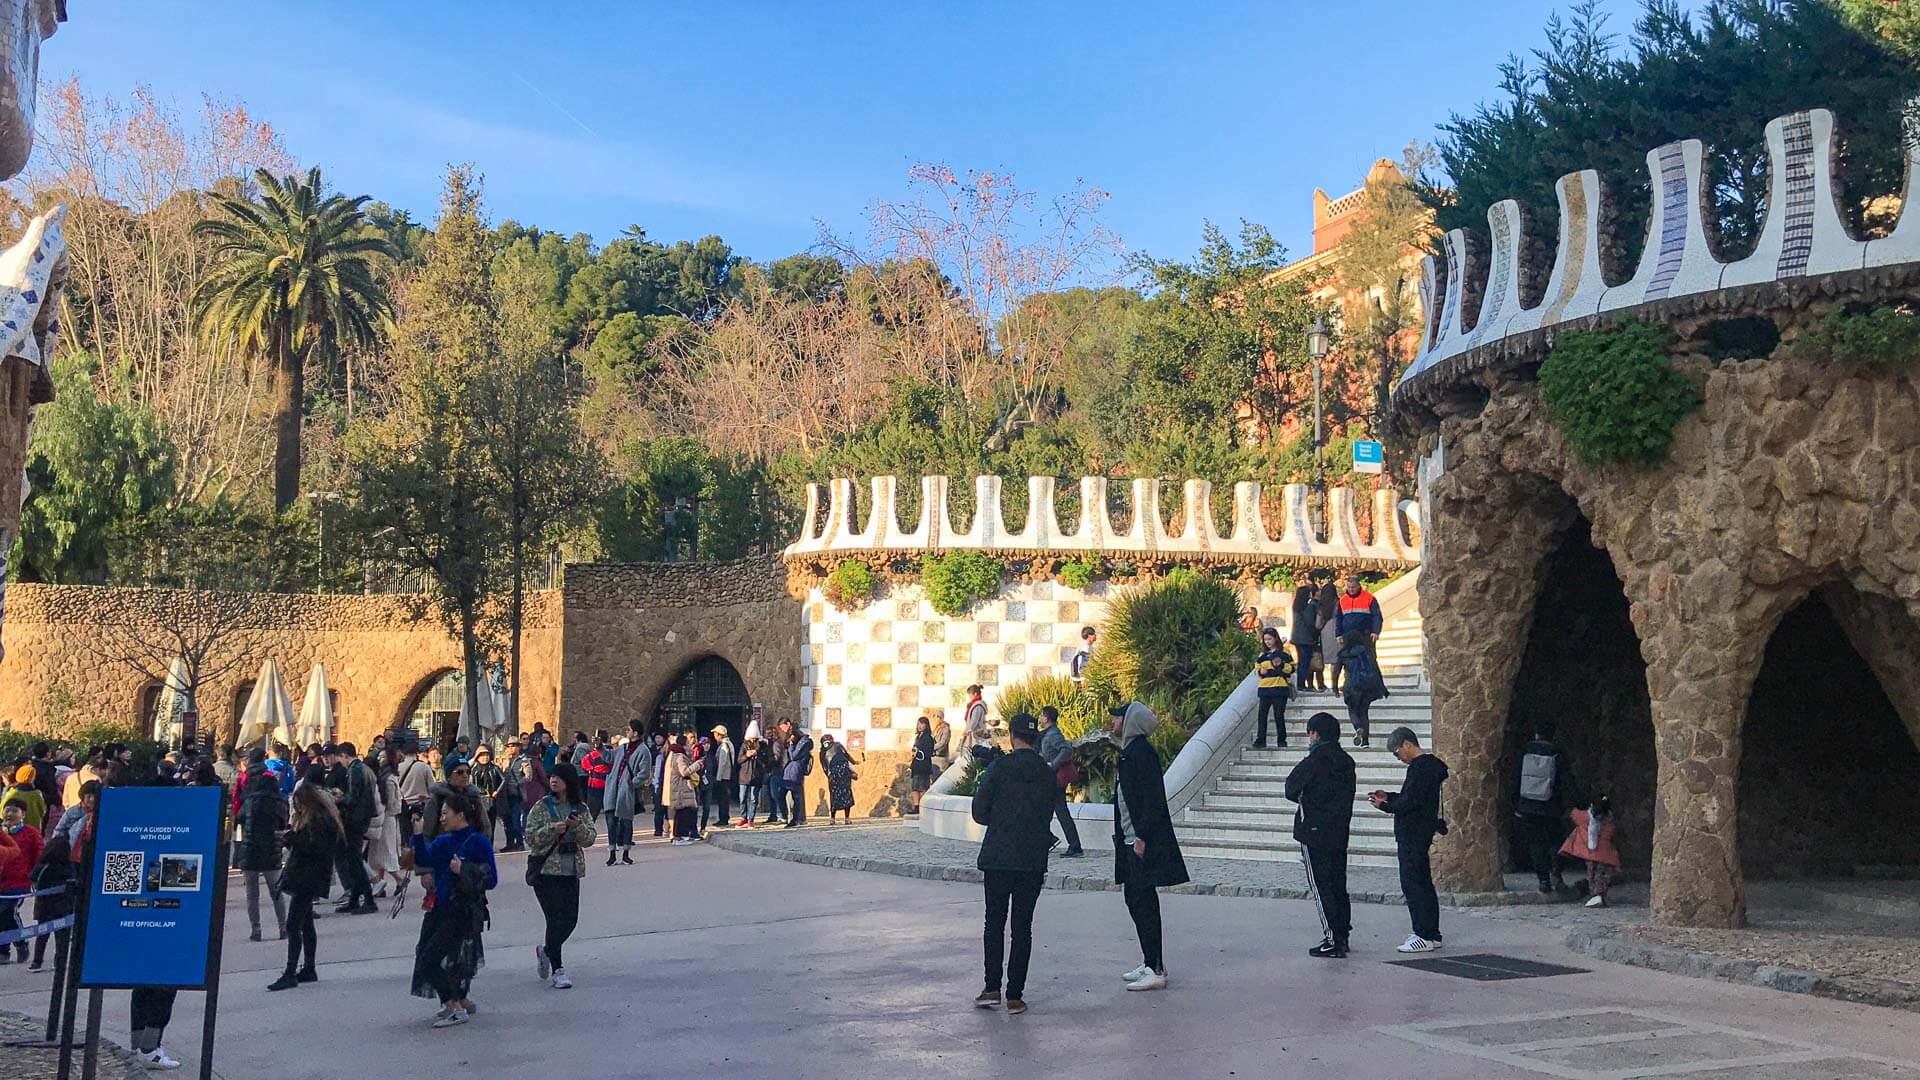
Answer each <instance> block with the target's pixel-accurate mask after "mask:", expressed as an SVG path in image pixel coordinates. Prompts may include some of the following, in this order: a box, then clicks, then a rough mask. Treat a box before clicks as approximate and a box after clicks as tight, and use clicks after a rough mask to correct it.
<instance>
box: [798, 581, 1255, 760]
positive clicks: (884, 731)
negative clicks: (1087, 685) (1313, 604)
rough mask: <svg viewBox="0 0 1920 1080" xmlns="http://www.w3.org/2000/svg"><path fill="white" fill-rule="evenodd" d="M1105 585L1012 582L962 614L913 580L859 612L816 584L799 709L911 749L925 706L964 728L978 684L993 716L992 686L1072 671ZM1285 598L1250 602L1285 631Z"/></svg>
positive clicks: (878, 746)
mask: <svg viewBox="0 0 1920 1080" xmlns="http://www.w3.org/2000/svg"><path fill="white" fill-rule="evenodd" d="M1109 589H1110V587H1109V586H1108V584H1107V583H1106V582H1095V583H1094V584H1093V585H1091V586H1089V587H1088V588H1087V589H1085V590H1080V589H1074V588H1070V587H1068V586H1066V585H1062V584H1060V583H1058V582H1052V581H1038V582H1033V581H1022V582H1016V583H1014V584H1011V585H1008V586H1007V587H1006V588H1005V589H1003V590H1002V591H1001V593H1000V595H999V596H996V597H994V598H993V599H992V600H989V601H987V602H985V603H982V604H980V605H978V606H977V607H975V608H974V609H973V610H972V611H971V612H969V613H968V614H967V615H966V616H965V617H963V618H957V619H955V618H948V617H947V616H945V615H942V614H940V613H939V612H937V611H935V610H933V606H932V605H931V604H929V603H927V600H926V590H925V589H923V588H921V586H919V585H917V584H915V585H892V586H888V587H887V588H886V589H885V590H884V591H883V592H882V593H881V594H880V595H879V596H877V597H875V598H874V600H873V601H872V602H871V603H869V604H868V605H867V606H866V607H864V608H860V609H858V610H856V611H841V610H840V609H839V608H836V607H834V606H833V605H832V604H830V603H828V602H827V601H826V598H825V597H823V596H822V595H821V593H820V590H819V589H814V590H813V591H811V592H810V593H808V594H807V606H806V619H807V629H806V633H805V634H804V635H803V638H802V640H803V641H804V642H805V644H804V645H803V646H802V651H803V655H802V656H801V658H800V671H801V676H800V681H801V687H800V707H801V710H802V712H803V713H804V714H805V715H806V718H807V724H808V726H809V727H810V728H811V729H812V730H814V731H831V732H833V733H834V735H835V737H836V738H845V737H846V736H847V735H848V734H851V733H852V732H856V731H862V732H865V733H866V746H867V748H868V749H870V750H895V749H905V748H906V747H907V746H908V745H909V744H910V743H911V742H912V741H913V722H914V719H915V718H916V717H918V716H920V715H921V714H923V713H925V712H926V711H927V710H928V709H934V708H940V709H945V710H946V711H947V720H948V722H949V723H951V724H954V725H955V726H956V727H958V726H959V722H960V711H961V708H962V707H963V706H964V705H965V704H966V699H967V687H968V686H970V685H972V684H974V683H979V684H980V685H981V686H983V687H985V688H986V699H987V705H988V707H989V709H990V710H991V713H992V715H993V716H994V717H995V718H996V719H997V718H998V716H999V710H998V709H997V708H995V703H996V695H995V693H994V689H995V688H996V687H1001V686H1011V685H1013V684H1014V683H1017V682H1019V681H1020V680H1022V679H1025V678H1027V677H1028V676H1029V675H1033V674H1036V673H1045V672H1052V673H1057V674H1065V673H1066V671H1067V665H1068V662H1069V661H1071V660H1072V659H1073V653H1074V650H1075V649H1077V648H1079V646H1080V628H1081V627H1083V626H1099V625H1100V624H1101V623H1103V622H1105V621H1106V618H1107V603H1108V597H1109V595H1110V592H1109ZM1287 600H1288V597H1287V594H1285V593H1280V592H1273V591H1269V590H1265V589H1262V590H1260V592H1259V593H1258V595H1257V596H1255V597H1252V598H1250V599H1249V601H1248V602H1251V603H1254V604H1257V605H1258V606H1259V608H1260V613H1261V615H1262V616H1263V617H1264V621H1265V622H1266V623H1268V624H1269V625H1277V626H1282V629H1283V630H1284V625H1283V624H1284V622H1285V621H1286V615H1287V607H1286V604H1287Z"/></svg>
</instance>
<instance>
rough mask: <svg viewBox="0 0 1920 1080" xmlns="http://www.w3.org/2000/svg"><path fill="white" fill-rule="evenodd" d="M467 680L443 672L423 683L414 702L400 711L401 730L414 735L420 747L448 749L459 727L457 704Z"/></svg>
mask: <svg viewBox="0 0 1920 1080" xmlns="http://www.w3.org/2000/svg"><path fill="white" fill-rule="evenodd" d="M466 686H467V684H466V680H465V679H463V678H461V676H460V672H458V671H456V670H454V669H453V668H446V669H444V670H442V671H440V672H438V673H436V674H434V675H432V676H430V677H428V678H427V679H426V680H424V681H423V682H422V683H421V684H420V687H419V689H417V690H415V691H414V695H413V700H412V701H410V702H408V703H407V706H406V708H404V709H402V710H401V711H400V723H401V726H402V727H405V728H406V729H408V730H410V731H412V732H413V735H414V738H416V739H418V740H420V742H421V743H422V744H425V743H429V742H438V743H440V744H442V745H448V744H451V743H452V742H453V738H454V736H455V735H456V734H457V732H456V731H455V728H457V727H458V726H459V724H460V703H461V700H462V699H463V698H464V697H465V695H466Z"/></svg>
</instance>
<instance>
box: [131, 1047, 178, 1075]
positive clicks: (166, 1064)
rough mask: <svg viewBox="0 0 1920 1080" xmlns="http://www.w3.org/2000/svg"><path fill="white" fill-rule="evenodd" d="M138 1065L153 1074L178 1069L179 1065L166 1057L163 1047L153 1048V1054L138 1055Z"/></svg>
mask: <svg viewBox="0 0 1920 1080" xmlns="http://www.w3.org/2000/svg"><path fill="white" fill-rule="evenodd" d="M140 1064H142V1065H144V1066H146V1067H147V1068H149V1069H151V1070H153V1071H154V1072H168V1071H170V1070H173V1069H177V1068H179V1067H180V1063H179V1062H177V1061H175V1060H173V1059H172V1058H170V1057H168V1056H167V1051H166V1050H165V1049H164V1048H163V1047H158V1046H156V1047H154V1048H153V1053H151V1054H142V1055H140Z"/></svg>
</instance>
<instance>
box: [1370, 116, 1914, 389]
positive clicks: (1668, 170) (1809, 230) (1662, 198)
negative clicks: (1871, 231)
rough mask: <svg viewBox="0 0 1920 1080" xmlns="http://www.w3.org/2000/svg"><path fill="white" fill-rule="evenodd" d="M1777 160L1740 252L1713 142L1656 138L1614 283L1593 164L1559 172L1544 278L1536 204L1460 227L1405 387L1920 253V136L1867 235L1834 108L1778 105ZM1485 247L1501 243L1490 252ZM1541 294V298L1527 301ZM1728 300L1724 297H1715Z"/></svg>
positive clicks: (1767, 296) (1424, 284)
mask: <svg viewBox="0 0 1920 1080" xmlns="http://www.w3.org/2000/svg"><path fill="white" fill-rule="evenodd" d="M1766 143H1767V155H1768V159H1769V169H1770V185H1769V198H1768V200H1767V217H1766V221H1765V222H1764V223H1763V225H1762V227H1761V230H1760V236H1759V240H1758V241H1757V243H1756V245H1755V247H1754V250H1753V253H1752V254H1750V255H1748V256H1747V257H1745V258H1743V259H1739V260H1737V261H1734V262H1724V261H1722V260H1721V259H1720V258H1719V256H1718V254H1717V252H1716V251H1715V237H1714V234H1713V230H1712V229H1711V227H1710V224H1711V221H1712V205H1711V197H1712V192H1711V189H1710V188H1709V186H1708V178H1707V173H1706V162H1705V157H1706V151H1705V147H1704V145H1703V144H1702V143H1701V142H1700V140H1698V139H1684V140H1681V141H1679V142H1673V143H1668V144H1666V145H1664V146H1660V147H1656V148H1655V149H1653V150H1651V151H1649V152H1648V154H1647V174H1648V176H1649V178H1650V180H1651V182H1652V190H1653V205H1652V212H1651V214H1650V216H1649V220H1648V228H1647V237H1646V244H1645V246H1644V247H1643V248H1642V250H1641V255H1640V262H1639V265H1638V268H1637V269H1636V271H1635V273H1634V274H1633V276H1632V277H1631V278H1629V279H1628V280H1627V281H1625V282H1622V283H1621V284H1618V285H1608V284H1607V283H1606V281H1605V280H1604V278H1603V276H1602V274H1601V268H1600V249H1601V238H1602V236H1603V235H1605V230H1604V228H1603V226H1604V225H1605V224H1606V223H1605V222H1603V220H1602V216H1603V211H1604V208H1605V205H1606V204H1605V200H1604V199H1603V197H1602V192H1601V183H1600V176H1599V174H1598V173H1596V172H1594V171H1592V170H1586V171H1582V172H1577V173H1572V174H1569V175H1567V176H1563V177H1561V178H1560V180H1559V182H1558V184H1556V185H1555V191H1556V195H1557V198H1558V202H1559V206H1560V237H1559V243H1558V245H1557V248H1556V251H1555V255H1554V261H1553V269H1552V272H1551V274H1550V276H1549V277H1548V280H1547V282H1546V284H1545V286H1544V287H1543V288H1541V289H1539V290H1537V291H1535V290H1530V289H1529V288H1528V287H1527V286H1528V284H1529V282H1528V280H1527V272H1528V269H1529V268H1528V267H1527V265H1526V262H1525V259H1524V258H1523V253H1522V244H1523V243H1524V229H1523V223H1524V221H1525V209H1524V208H1523V207H1522V206H1521V205H1520V204H1519V203H1518V202H1515V201H1513V200H1510V199H1509V200H1505V201H1502V202H1500V203H1496V204H1495V205H1494V206H1493V207H1492V208H1490V209H1489V211H1488V214H1487V222H1488V230H1487V234H1486V237H1484V238H1483V237H1481V236H1480V234H1478V233H1476V232H1469V231H1467V230H1461V229H1455V230H1452V231H1451V232H1448V233H1447V234H1446V235H1445V236H1444V237H1442V239H1441V252H1442V253H1441V256H1440V257H1435V256H1428V257H1427V258H1426V260H1425V263H1424V265H1423V267H1422V273H1421V282H1420V289H1421V298H1422V300H1423V302H1424V304H1425V310H1426V312H1427V318H1426V324H1425V326H1424V328H1423V334H1422V338H1421V347H1420V352H1419V354H1418V355H1417V356H1416V357H1415V359H1414V362H1413V364H1412V365H1411V366H1410V367H1409V368H1408V369H1407V372H1406V374H1405V375H1404V376H1403V377H1402V379H1401V382H1400V390H1398V391H1396V397H1399V398H1402V399H1404V398H1406V397H1408V396H1415V395H1422V396H1423V395H1428V394H1431V393H1432V392H1434V390H1435V389H1436V388H1437V386H1438V385H1439V384H1441V383H1443V382H1446V381H1448V380H1449V378H1450V376H1451V375H1458V374H1461V373H1464V372H1468V371H1472V370H1476V369H1478V368H1480V367H1482V366H1484V365H1485V364H1486V363H1487V362H1488V361H1490V360H1491V359H1492V358H1493V357H1497V356H1501V355H1506V354H1509V353H1511V352H1513V351H1514V350H1515V348H1516V347H1517V346H1519V345H1522V344H1524V345H1526V346H1527V347H1529V348H1531V347H1532V346H1534V345H1536V344H1538V343H1541V342H1543V341H1544V339H1545V337H1546V336H1550V333H1551V331H1552V330H1553V329H1554V328H1556V327H1576V326H1584V325H1589V324H1592V323H1594V322H1596V321H1601V320H1604V319H1606V318H1614V317H1618V318H1632V317H1635V316H1645V317H1648V318H1653V319H1657V318H1658V317H1660V316H1661V315H1662V314H1664V313H1666V312H1668V311H1670V310H1681V309H1682V308H1683V306H1682V305H1674V304H1672V303H1671V302H1672V301H1675V300H1679V299H1681V298H1687V299H1689V300H1692V301H1694V303H1692V304H1690V305H1684V307H1690V308H1693V309H1698V307H1700V306H1701V302H1702V301H1703V300H1710V299H1713V298H1714V296H1713V294H1725V299H1726V300H1727V303H1726V304H1725V305H1724V306H1725V307H1727V308H1728V309H1729V310H1731V309H1733V308H1737V307H1755V308H1759V307H1764V306H1766V305H1767V304H1768V303H1769V302H1778V301H1780V300H1782V299H1784V297H1785V296H1786V295H1789V294H1788V292H1787V290H1789V289H1790V288H1791V287H1792V286H1793V285H1794V284H1795V283H1796V282H1798V281H1803V280H1805V279H1811V278H1825V277H1829V276H1830V275H1835V274H1850V275H1853V276H1854V277H1859V278H1862V279H1863V280H1865V277H1866V276H1865V275H1860V274H1858V273H1857V272H1858V271H1863V270H1870V269H1874V268H1878V267H1894V266H1901V267H1911V266H1914V265H1916V264H1920V211H1912V212H1908V211H1909V210H1910V209H1911V208H1912V206H1913V201H1912V197H1913V196H1914V195H1916V194H1920V192H1916V191H1915V177H1916V175H1920V142H1915V143H1912V144H1910V145H1909V147H1908V150H1907V155H1908V160H1907V184H1906V187H1907V190H1906V192H1905V194H1904V196H1903V199H1902V206H1903V212H1902V213H1901V215H1900V219H1899V222H1898V224H1897V225H1896V227H1895V228H1894V229H1893V231H1892V232H1891V233H1890V234H1889V235H1887V236H1885V237H1881V238H1877V239H1873V240H1861V239H1857V238H1856V237H1854V236H1853V234H1852V233H1851V232H1850V231H1849V230H1848V228H1847V226H1846V223H1845V219H1844V217H1843V215H1842V213H1841V210H1840V207H1841V203H1840V199H1839V184H1838V181H1837V180H1836V178H1835V174H1834V165H1835V159H1836V157H1837V155H1838V149H1837V146H1836V143H1835V138H1834V119H1833V114H1832V113H1831V112H1829V111H1828V110H1826V109H1808V110H1805V111H1803V112H1796V113H1791V114H1788V115H1786V116H1782V117H1778V118H1776V119H1774V120H1773V121H1771V122H1770V123H1768V124H1767V127H1766ZM1483 245H1490V248H1489V254H1488V255H1487V257H1486V258H1485V259H1484V260H1483V259H1481V258H1480V257H1479V252H1480V249H1481V248H1482V246H1483ZM1529 295H1532V296H1535V297H1537V299H1535V300H1534V301H1533V302H1532V303H1531V304H1526V303H1524V298H1526V297H1528V296H1529ZM1715 306H1716V307H1718V306H1721V305H1715Z"/></svg>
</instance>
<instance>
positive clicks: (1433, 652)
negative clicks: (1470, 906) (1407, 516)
mask: <svg viewBox="0 0 1920 1080" xmlns="http://www.w3.org/2000/svg"><path fill="white" fill-rule="evenodd" d="M1458 460H1459V461H1460V464H1459V466H1458V467H1456V468H1454V469H1452V470H1451V471H1449V472H1447V473H1445V474H1443V475H1442V476H1440V477H1439V478H1438V479H1437V480H1435V481H1434V482H1433V483H1432V484H1431V485H1430V486H1429V491H1428V507H1429V510H1428V513H1429V517H1430V520H1428V521H1426V522H1424V523H1423V524H1424V526H1425V528H1426V530H1427V532H1426V542H1427V557H1426V561H1425V562H1424V563H1423V565H1422V569H1421V572H1420V611H1421V615H1422V618H1423V619H1424V620H1425V632H1426V657H1427V673H1428V675H1429V677H1430V678H1431V680H1432V683H1433V749H1434V752H1435V753H1437V754H1439V755H1440V757H1441V758H1442V759H1443V760H1445V761H1446V762H1447V765H1448V767H1449V769H1450V770H1451V778H1450V779H1449V780H1448V782H1447V792H1446V815H1447V821H1448V824H1449V826H1450V830H1449V833H1448V835H1447V836H1445V837H1443V838H1442V839H1441V841H1440V844H1439V846H1438V847H1437V848H1436V849H1435V852H1434V878H1435V880H1436V881H1437V882H1438V883H1439V884H1440V886H1441V887H1442V888H1445V889H1450V890H1454V891H1459V892H1492V891H1498V890H1499V889H1501V888H1502V887H1503V882H1502V874H1503V870H1504V865H1503V864H1504V859H1505V855H1504V853H1505V851H1506V835H1507V818H1508V817H1509V816H1510V815H1509V812H1508V811H1507V810H1506V808H1505V807H1504V806H1503V805H1502V797H1501V776H1500V769H1501V758H1502V751H1503V749H1504V746H1505V743H1506V732H1507V712H1508V707H1509V705H1510V703H1511V702H1512V700H1513V681H1514V677H1515V676H1516V675H1517V674H1518V673H1519V670H1520V660H1521V657H1522V655H1523V654H1524V653H1525V652H1526V645H1527V634H1528V631H1529V630H1530V629H1531V627H1532V623H1533V605H1534V600H1535V598H1536V597H1537V596H1538V595H1539V591H1540V583H1541V576H1542V574H1543V572H1544V563H1545V559H1546V555H1547V552H1548V551H1549V550H1550V548H1551V543H1552V540H1553V538H1554V537H1555V535H1556V534H1558V533H1559V532H1560V531H1561V530H1562V529H1564V528H1565V527H1566V525H1567V522H1568V519H1569V518H1571V516H1572V513H1573V510H1572V504H1571V503H1570V501H1568V500H1567V499H1566V498H1565V497H1564V496H1559V495H1558V493H1551V494H1549V493H1547V492H1545V491H1536V490H1533V489H1531V488H1528V487H1523V486H1521V485H1519V484H1516V483H1513V482H1511V480H1510V479H1507V478H1503V477H1501V476H1499V474H1498V472H1497V470H1498V469H1499V466H1498V463H1497V462H1494V463H1492V465H1491V467H1489V465H1488V464H1487V463H1485V462H1484V461H1481V460H1476V459H1475V458H1473V457H1470V456H1467V455H1461V456H1460V458H1459V459H1458Z"/></svg>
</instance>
